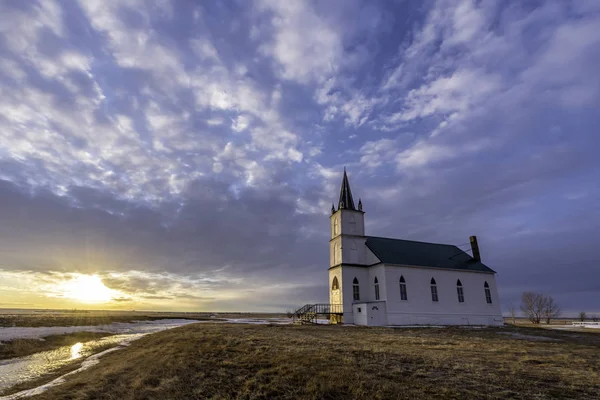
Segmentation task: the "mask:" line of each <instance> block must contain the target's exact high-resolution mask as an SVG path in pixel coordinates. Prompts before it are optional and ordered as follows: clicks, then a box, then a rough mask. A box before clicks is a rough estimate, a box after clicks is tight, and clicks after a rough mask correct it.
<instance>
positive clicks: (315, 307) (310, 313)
mask: <svg viewBox="0 0 600 400" xmlns="http://www.w3.org/2000/svg"><path fill="white" fill-rule="evenodd" d="M342 311H343V308H342V305H341V304H328V303H322V304H306V305H304V306H302V307H300V308H299V309H298V310H296V311H295V312H294V321H295V320H299V321H302V322H316V320H317V317H318V316H324V317H326V318H328V319H329V317H330V316H331V315H342Z"/></svg>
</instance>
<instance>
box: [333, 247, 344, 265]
mask: <svg viewBox="0 0 600 400" xmlns="http://www.w3.org/2000/svg"><path fill="white" fill-rule="evenodd" d="M341 262H342V246H341V245H340V243H339V242H337V243H336V244H334V245H333V264H334V265H337V264H340V263H341Z"/></svg>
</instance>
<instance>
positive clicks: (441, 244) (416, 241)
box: [366, 236, 460, 249]
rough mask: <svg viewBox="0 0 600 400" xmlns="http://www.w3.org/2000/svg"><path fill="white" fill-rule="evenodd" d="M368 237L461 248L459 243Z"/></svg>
mask: <svg viewBox="0 0 600 400" xmlns="http://www.w3.org/2000/svg"><path fill="white" fill-rule="evenodd" d="M366 237H367V238H374V239H386V240H401V241H403V242H413V243H425V244H435V245H437V246H452V247H456V248H457V249H460V248H459V247H458V246H457V245H455V244H446V243H433V242H423V241H420V240H410V239H396V238H386V237H383V236H366Z"/></svg>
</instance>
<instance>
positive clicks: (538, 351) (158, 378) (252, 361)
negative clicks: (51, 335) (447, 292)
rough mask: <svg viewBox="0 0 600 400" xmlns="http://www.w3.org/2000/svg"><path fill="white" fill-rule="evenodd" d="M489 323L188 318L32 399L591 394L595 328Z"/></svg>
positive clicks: (596, 363)
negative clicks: (391, 325) (370, 324)
mask: <svg viewBox="0 0 600 400" xmlns="http://www.w3.org/2000/svg"><path fill="white" fill-rule="evenodd" d="M499 331H500V330H499V329H479V330H477V329H463V328H443V329H435V328H430V329H427V328H421V329H406V328H403V329H388V328H358V327H345V326H272V325H271V326H265V325H263V326H260V325H235V324H208V323H204V324H193V325H188V326H185V327H181V328H176V329H173V330H170V331H165V332H160V333H157V334H154V335H150V336H146V337H144V338H142V339H140V340H139V341H136V342H134V343H133V344H132V345H131V347H129V348H127V349H124V350H120V351H117V352H114V353H110V354H108V355H106V356H105V357H104V358H103V359H102V361H101V363H100V364H99V365H97V366H95V367H93V368H91V369H89V370H88V371H85V372H83V373H81V374H78V375H75V376H73V377H72V378H70V379H69V380H68V382H67V383H65V384H63V385H61V386H58V387H56V388H54V389H52V390H50V391H49V392H46V393H44V394H43V395H42V396H38V397H35V399H118V400H129V399H157V400H160V399H276V398H280V399H352V398H356V399H404V398H406V399H431V398H444V399H468V398H472V399H482V398H483V399H508V398H518V399H521V398H527V399H548V398H572V399H594V398H600V360H599V358H598V354H599V353H600V351H599V350H600V348H599V347H600V335H597V334H586V333H579V334H573V333H568V332H552V331H547V330H540V329H524V328H504V329H502V330H501V331H503V332H516V333H520V334H522V335H529V336H544V337H549V338H552V339H555V341H547V342H540V341H530V340H518V339H515V338H514V337H512V336H510V335H500V334H498V332H499Z"/></svg>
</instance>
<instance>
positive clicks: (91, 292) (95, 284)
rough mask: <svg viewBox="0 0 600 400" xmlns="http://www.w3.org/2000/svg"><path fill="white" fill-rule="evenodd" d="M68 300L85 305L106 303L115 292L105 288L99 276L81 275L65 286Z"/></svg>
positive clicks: (64, 293)
mask: <svg viewBox="0 0 600 400" xmlns="http://www.w3.org/2000/svg"><path fill="white" fill-rule="evenodd" d="M62 289H63V295H64V297H66V298H69V299H73V300H79V301H81V302H83V303H105V302H108V301H110V300H111V299H112V298H113V294H114V291H113V290H111V289H109V288H107V287H106V286H104V283H102V279H100V277H98V276H97V275H79V276H78V277H76V278H74V279H72V280H70V281H68V282H66V283H65V284H64V286H63V288H62Z"/></svg>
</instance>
